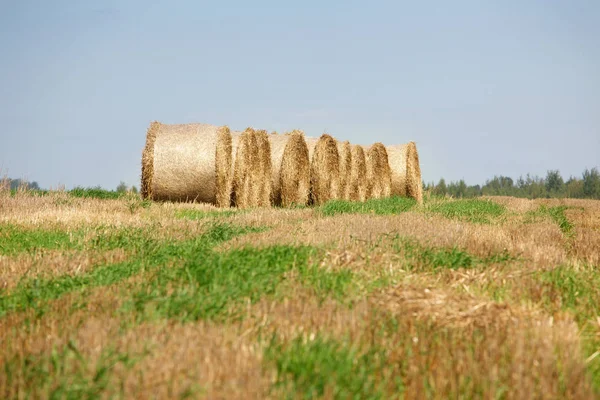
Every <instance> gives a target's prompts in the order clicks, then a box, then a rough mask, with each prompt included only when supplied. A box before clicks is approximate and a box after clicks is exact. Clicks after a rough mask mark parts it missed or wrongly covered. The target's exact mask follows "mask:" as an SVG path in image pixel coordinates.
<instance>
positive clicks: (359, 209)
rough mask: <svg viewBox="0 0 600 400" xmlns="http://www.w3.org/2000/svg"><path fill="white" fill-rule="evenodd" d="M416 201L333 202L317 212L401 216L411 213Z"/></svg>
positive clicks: (329, 214) (396, 199) (391, 199)
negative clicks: (407, 212)
mask: <svg viewBox="0 0 600 400" xmlns="http://www.w3.org/2000/svg"><path fill="white" fill-rule="evenodd" d="M416 204H417V203H416V201H415V200H414V199H409V198H406V197H389V198H385V199H370V200H367V201H365V202H356V201H346V200H331V201H328V202H327V203H325V204H323V205H322V206H320V207H318V208H317V210H318V212H320V213H321V214H322V215H326V216H331V215H337V214H376V215H389V214H400V213H402V212H406V211H409V210H410V209H411V208H413V207H414V206H415V205H416Z"/></svg>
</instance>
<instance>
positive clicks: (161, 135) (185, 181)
mask: <svg viewBox="0 0 600 400" xmlns="http://www.w3.org/2000/svg"><path fill="white" fill-rule="evenodd" d="M151 135H152V136H153V139H154V144H153V146H152V157H151V161H150V160H149V158H150V149H149V147H150V146H149V145H148V144H149V143H150V142H151V139H152V137H150V136H151ZM226 136H227V134H226V133H225V132H224V131H221V130H220V128H218V127H216V126H213V125H208V124H174V125H167V124H160V123H153V124H152V125H151V127H150V130H149V133H148V137H147V140H146V148H145V149H144V154H143V156H142V158H143V159H144V158H145V162H144V163H143V164H144V165H145V166H146V167H145V168H143V170H142V175H144V176H143V179H142V181H143V182H145V185H144V186H145V193H146V196H147V197H148V198H151V199H153V200H168V201H201V202H206V203H212V204H217V176H216V175H217V153H219V162H220V163H222V162H223V161H222V158H223V157H224V158H225V161H227V155H226V154H223V151H226V150H227V149H226V146H227V144H226V141H227V139H226ZM221 140H225V149H224V148H223V147H222V145H223V144H219V143H220V141H221ZM218 147H219V149H217V148H218ZM150 165H151V166H152V168H151V171H152V173H151V174H150V175H148V174H146V172H147V171H145V170H147V169H148V167H149V166H150ZM220 168H221V167H219V169H220ZM221 190H227V189H226V188H225V189H221Z"/></svg>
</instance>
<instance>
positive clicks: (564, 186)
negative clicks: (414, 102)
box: [0, 168, 600, 214]
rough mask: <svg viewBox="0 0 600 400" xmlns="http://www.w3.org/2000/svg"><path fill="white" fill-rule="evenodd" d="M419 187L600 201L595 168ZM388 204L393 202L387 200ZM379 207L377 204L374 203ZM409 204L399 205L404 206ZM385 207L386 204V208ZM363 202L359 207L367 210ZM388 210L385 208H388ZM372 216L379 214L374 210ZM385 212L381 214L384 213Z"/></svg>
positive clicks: (91, 194) (335, 208) (110, 194)
mask: <svg viewBox="0 0 600 400" xmlns="http://www.w3.org/2000/svg"><path fill="white" fill-rule="evenodd" d="M2 187H6V188H8V187H10V190H11V191H12V192H13V193H14V192H17V191H18V190H30V191H37V192H39V193H40V194H45V193H46V192H47V190H45V189H41V188H40V186H39V184H38V183H37V182H35V181H33V182H28V181H25V180H21V179H10V178H5V179H3V180H2V179H0V188H2ZM423 188H424V189H425V190H426V191H428V192H429V193H431V194H433V195H437V196H452V197H457V198H471V197H479V196H514V197H521V198H528V199H539V198H573V199H600V172H599V171H598V168H592V169H586V170H585V171H583V174H582V175H581V178H578V177H573V176H571V177H570V178H569V179H567V180H565V179H564V178H563V177H562V175H561V174H560V172H559V171H558V170H550V171H548V172H547V174H546V176H545V177H543V178H542V177H539V176H531V175H530V174H527V175H526V176H525V177H523V176H520V177H519V178H518V179H517V180H516V181H515V180H514V179H513V178H510V177H508V176H503V175H500V176H494V177H493V178H492V179H488V180H487V181H486V182H485V184H484V185H483V186H482V185H467V184H466V183H465V181H464V180H463V179H461V180H459V181H456V182H455V181H450V182H446V180H445V179H444V178H441V179H440V180H439V181H438V183H437V184H436V183H434V182H430V183H425V182H423ZM68 192H69V193H71V194H72V195H73V196H76V197H85V198H100V199H117V198H120V197H122V196H123V195H124V194H126V193H138V189H137V188H136V187H135V186H131V187H130V186H127V184H126V183H125V182H121V183H119V185H117V187H116V188H115V190H107V189H104V188H102V187H100V186H95V187H87V188H84V187H82V186H77V187H75V188H73V189H72V190H69V191H68ZM390 201H392V202H394V201H397V200H390ZM377 204H379V203H377ZM408 204H409V203H406V204H404V203H403V204H401V205H399V206H401V207H405V206H408ZM344 206H347V207H350V206H349V205H347V204H346V203H343V204H341V203H340V204H337V203H335V202H334V203H332V204H330V205H328V207H326V209H324V210H323V212H324V213H325V214H337V213H344V212H348V210H345V209H344ZM387 206H389V204H388V205H386V207H387ZM369 207H370V204H369V203H368V202H367V203H365V204H364V205H363V206H361V207H359V208H364V209H365V210H368V211H371V209H370V208H369ZM388 208H389V207H388ZM392 208H393V207H392ZM375 213H380V212H379V211H377V210H376V211H375ZM384 213H385V212H384Z"/></svg>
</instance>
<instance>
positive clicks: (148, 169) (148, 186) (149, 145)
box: [140, 121, 160, 200]
mask: <svg viewBox="0 0 600 400" xmlns="http://www.w3.org/2000/svg"><path fill="white" fill-rule="evenodd" d="M159 130H160V122H158V121H152V122H151V123H150V127H148V131H147V133H146V145H145V146H144V150H143V151H142V182H141V185H140V192H141V195H142V198H143V199H148V200H152V179H153V177H154V142H156V134H157V133H158V131H159Z"/></svg>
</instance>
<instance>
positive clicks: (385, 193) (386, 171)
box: [367, 143, 392, 199]
mask: <svg viewBox="0 0 600 400" xmlns="http://www.w3.org/2000/svg"><path fill="white" fill-rule="evenodd" d="M391 175H392V173H391V170H390V165H389V163H388V155H387V151H386V150H385V146H384V145H383V144H381V143H375V144H374V145H372V146H371V147H370V148H369V150H368V151H367V184H368V190H367V192H368V196H369V198H372V199H380V198H383V197H390V193H391V186H392V176H391Z"/></svg>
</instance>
